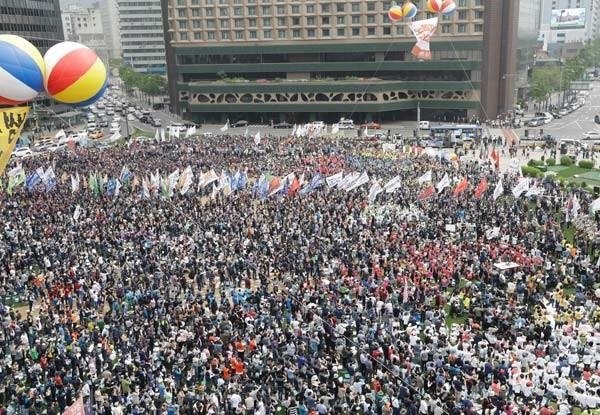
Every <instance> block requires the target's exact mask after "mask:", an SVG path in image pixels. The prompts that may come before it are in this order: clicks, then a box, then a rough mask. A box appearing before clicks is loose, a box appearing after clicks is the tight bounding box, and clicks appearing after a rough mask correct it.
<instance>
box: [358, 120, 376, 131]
mask: <svg viewBox="0 0 600 415" xmlns="http://www.w3.org/2000/svg"><path fill="white" fill-rule="evenodd" d="M360 128H363V129H364V128H367V129H370V130H379V129H380V128H381V124H379V123H378V122H375V121H370V122H368V123H365V124H361V125H360Z"/></svg>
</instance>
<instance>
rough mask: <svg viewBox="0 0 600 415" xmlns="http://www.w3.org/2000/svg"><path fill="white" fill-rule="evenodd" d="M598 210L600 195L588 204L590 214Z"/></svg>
mask: <svg viewBox="0 0 600 415" xmlns="http://www.w3.org/2000/svg"><path fill="white" fill-rule="evenodd" d="M599 210H600V197H599V198H598V199H596V200H594V201H593V202H592V204H591V205H590V212H591V213H592V214H595V213H596V212H597V211H599Z"/></svg>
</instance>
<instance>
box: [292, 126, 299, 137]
mask: <svg viewBox="0 0 600 415" xmlns="http://www.w3.org/2000/svg"><path fill="white" fill-rule="evenodd" d="M297 128H298V126H297V125H296V124H294V128H292V137H296V129H297Z"/></svg>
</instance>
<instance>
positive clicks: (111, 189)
mask: <svg viewBox="0 0 600 415" xmlns="http://www.w3.org/2000/svg"><path fill="white" fill-rule="evenodd" d="M116 188H117V181H116V180H115V179H114V178H112V177H111V178H110V179H108V182H107V183H106V195H107V196H114V195H115V189H116Z"/></svg>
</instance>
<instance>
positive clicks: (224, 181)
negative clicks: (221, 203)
mask: <svg viewBox="0 0 600 415" xmlns="http://www.w3.org/2000/svg"><path fill="white" fill-rule="evenodd" d="M218 190H223V194H224V195H225V196H229V195H230V194H231V179H230V177H229V175H228V174H227V172H225V170H222V171H221V177H220V178H219V186H218Z"/></svg>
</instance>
